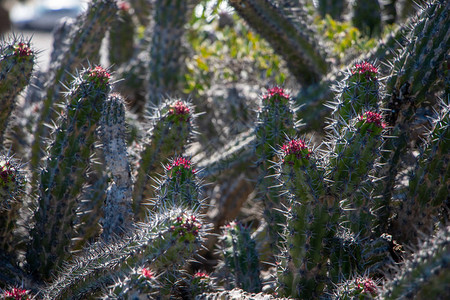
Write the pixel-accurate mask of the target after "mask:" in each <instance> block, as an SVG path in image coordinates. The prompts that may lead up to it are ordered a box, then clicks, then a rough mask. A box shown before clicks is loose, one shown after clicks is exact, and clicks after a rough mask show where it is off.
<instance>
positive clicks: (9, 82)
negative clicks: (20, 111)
mask: <svg viewBox="0 0 450 300" xmlns="http://www.w3.org/2000/svg"><path fill="white" fill-rule="evenodd" d="M34 61H35V54H34V51H33V50H32V49H31V47H30V41H25V40H24V39H23V38H15V37H13V38H12V39H11V40H9V41H3V40H2V41H0V150H2V148H3V142H4V135H5V131H6V128H7V126H8V120H9V118H10V116H11V113H12V111H13V109H14V106H15V98H16V96H17V95H18V94H19V93H20V92H21V91H22V90H23V89H24V88H25V86H27V84H28V82H29V81H30V78H31V73H32V71H33V66H34Z"/></svg>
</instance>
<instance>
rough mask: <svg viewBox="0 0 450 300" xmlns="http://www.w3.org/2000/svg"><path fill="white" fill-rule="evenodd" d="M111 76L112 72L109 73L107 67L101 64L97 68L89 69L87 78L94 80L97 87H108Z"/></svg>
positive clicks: (90, 80)
mask: <svg viewBox="0 0 450 300" xmlns="http://www.w3.org/2000/svg"><path fill="white" fill-rule="evenodd" d="M110 78H111V74H109V73H108V71H106V70H105V69H103V68H102V67H100V66H96V67H95V68H91V69H90V70H88V72H87V75H86V76H85V79H86V80H87V81H89V82H92V83H93V84H95V85H96V87H102V88H104V87H106V85H107V84H108V82H109V79H110Z"/></svg>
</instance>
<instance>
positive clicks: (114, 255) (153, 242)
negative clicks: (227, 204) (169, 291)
mask: <svg viewBox="0 0 450 300" xmlns="http://www.w3.org/2000/svg"><path fill="white" fill-rule="evenodd" d="M206 233H207V228H206V226H204V224H203V221H202V220H201V218H200V216H199V215H198V214H197V213H194V212H192V211H190V210H186V209H180V208H173V209H171V210H167V211H163V212H160V213H157V214H152V215H151V216H149V218H148V220H147V221H146V222H144V223H138V224H136V227H135V229H134V230H131V231H129V232H128V234H127V235H125V236H123V237H121V238H119V239H117V240H114V241H113V242H112V243H103V242H98V243H95V244H93V245H92V246H91V247H90V248H88V249H87V250H86V251H85V252H84V254H83V255H81V256H79V257H77V259H76V260H74V261H73V262H72V263H71V264H69V265H68V266H66V267H64V268H63V270H62V271H61V272H60V273H59V275H58V277H57V278H56V279H55V280H54V281H53V282H52V283H51V284H50V285H48V286H47V287H46V288H45V290H44V299H80V298H83V297H86V296H87V295H93V294H94V293H96V292H97V291H100V289H102V288H103V287H104V286H105V285H112V284H114V280H115V279H117V278H120V277H122V276H126V274H128V273H129V272H130V271H131V269H130V268H136V267H140V266H144V265H145V267H146V268H148V269H149V270H152V272H155V273H156V274H159V273H160V272H163V271H166V272H169V271H170V270H178V269H179V268H181V267H182V266H183V265H184V264H185V263H186V260H187V259H189V258H191V257H192V256H193V255H194V254H195V253H196V252H197V251H198V250H199V249H200V247H201V244H202V243H203V240H204V239H205V235H206Z"/></svg>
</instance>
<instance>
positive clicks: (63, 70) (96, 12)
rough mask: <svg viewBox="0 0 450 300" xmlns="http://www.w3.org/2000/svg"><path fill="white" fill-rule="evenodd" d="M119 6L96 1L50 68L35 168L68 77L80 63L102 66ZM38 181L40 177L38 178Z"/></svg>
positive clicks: (33, 155) (36, 136) (34, 150)
mask: <svg viewBox="0 0 450 300" xmlns="http://www.w3.org/2000/svg"><path fill="white" fill-rule="evenodd" d="M116 11H117V6H116V3H115V1H113V0H94V1H92V2H91V3H90V5H89V7H88V9H87V11H86V12H85V13H84V14H82V15H80V16H79V17H78V18H77V20H76V22H75V24H73V25H72V26H71V27H72V28H71V32H70V34H68V37H67V39H68V42H67V43H65V44H64V46H63V47H62V49H61V52H60V55H59V57H58V59H56V60H54V61H53V64H51V65H50V70H49V74H50V76H49V79H48V81H47V83H46V85H45V87H46V91H47V93H46V95H45V96H44V99H43V103H42V108H41V114H40V116H39V121H38V123H37V127H36V130H35V132H34V139H35V140H34V142H33V145H32V152H31V160H30V164H31V168H32V169H37V167H38V166H39V163H40V160H41V156H42V150H41V149H42V146H43V145H42V143H43V142H42V141H43V140H44V139H45V138H47V137H48V128H47V127H46V124H48V123H50V122H51V120H54V119H56V115H57V111H59V110H57V109H55V108H56V107H55V105H56V104H58V103H59V102H60V101H59V97H60V94H61V92H62V90H63V86H64V84H68V81H69V77H68V74H71V73H74V72H75V70H76V68H78V67H79V66H80V64H86V63H88V62H90V63H98V62H99V61H98V60H99V51H100V45H101V42H100V41H101V39H102V38H103V36H104V35H105V32H106V30H107V29H108V26H109V24H110V23H111V21H112V19H113V16H114V14H115V12H116ZM34 179H36V180H37V178H34Z"/></svg>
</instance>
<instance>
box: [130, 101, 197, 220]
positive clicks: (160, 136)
mask: <svg viewBox="0 0 450 300" xmlns="http://www.w3.org/2000/svg"><path fill="white" fill-rule="evenodd" d="M195 116H196V115H195V114H194V108H193V106H192V105H191V104H190V102H187V101H182V100H177V99H168V100H166V101H165V102H164V103H162V105H161V106H160V107H159V108H157V109H156V110H155V111H154V114H153V116H152V122H153V124H152V128H151V129H150V130H149V132H148V139H147V141H146V142H145V146H144V149H143V150H142V152H141V153H140V161H139V165H138V169H137V174H136V180H135V183H134V189H133V211H134V212H135V214H138V212H139V211H141V216H140V217H139V218H138V219H142V211H143V210H142V209H141V207H140V206H141V205H142V204H143V203H144V200H145V198H151V197H154V195H152V194H151V192H150V191H152V186H151V183H150V181H149V175H150V176H155V175H156V174H158V173H162V171H163V167H162V166H161V164H160V162H164V161H165V160H167V159H168V158H172V157H174V156H176V155H181V154H182V153H183V152H184V150H185V149H186V145H187V143H188V141H190V140H191V139H192V137H193V134H194V129H195V122H194V121H195Z"/></svg>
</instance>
